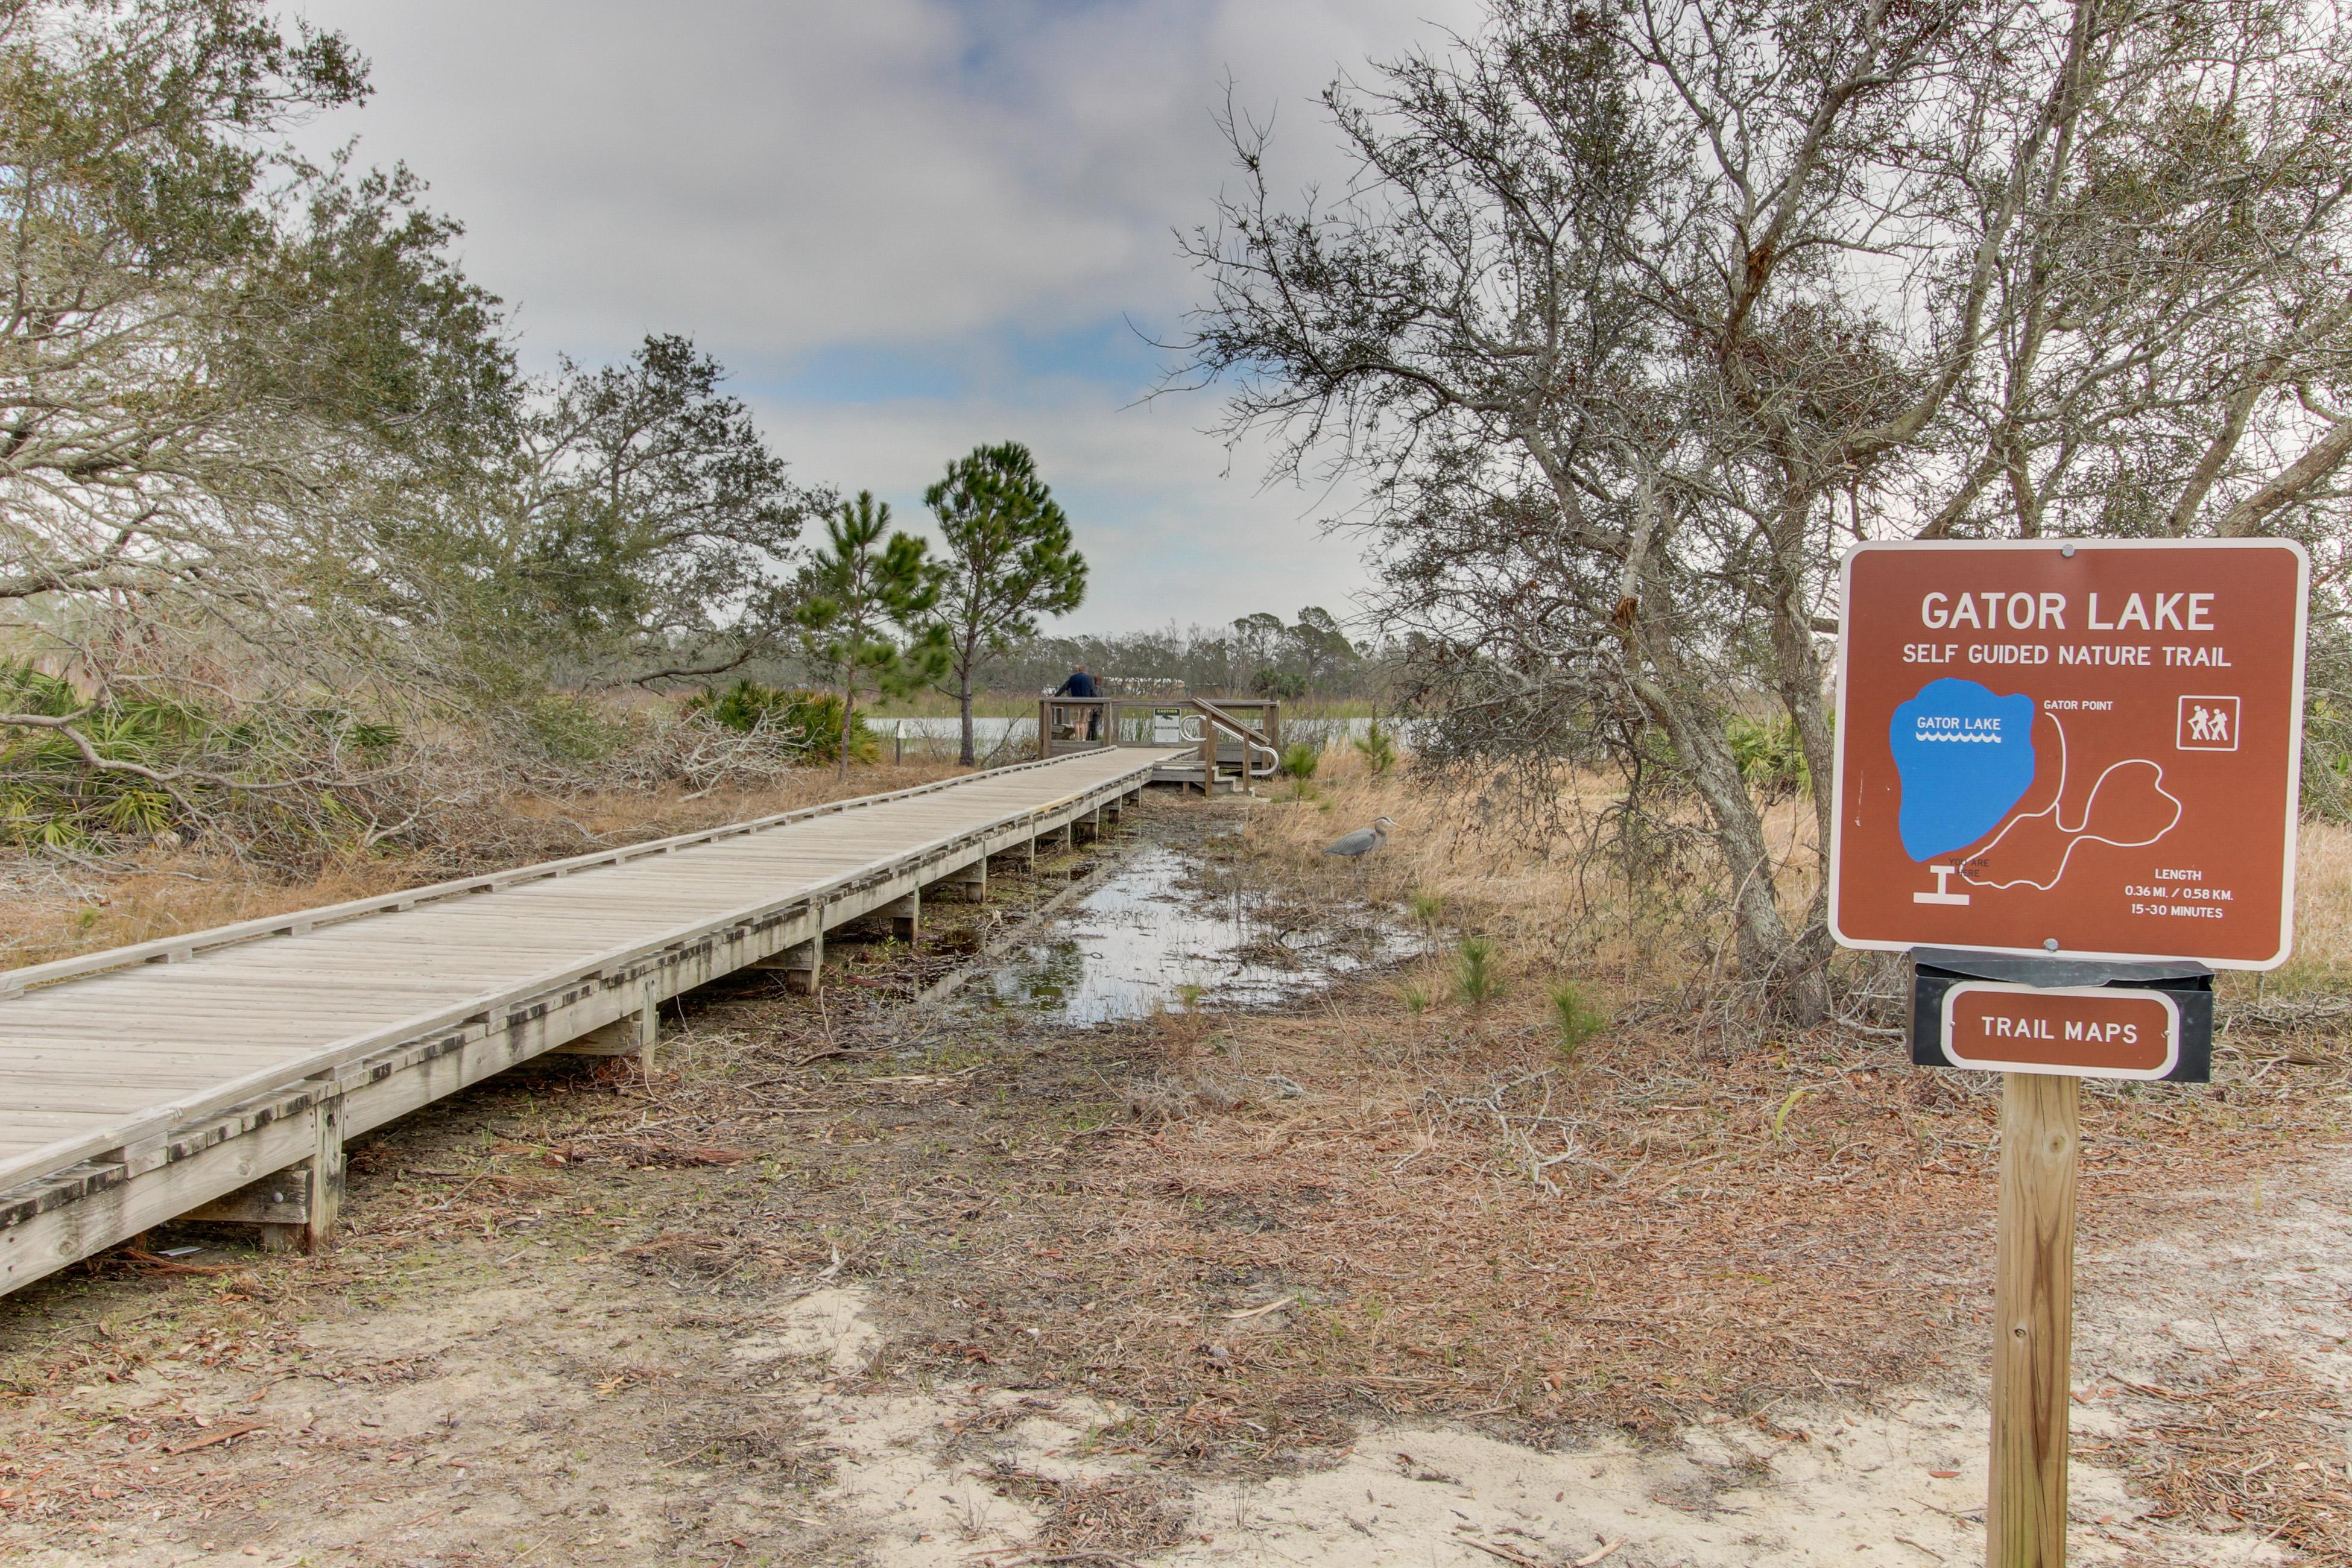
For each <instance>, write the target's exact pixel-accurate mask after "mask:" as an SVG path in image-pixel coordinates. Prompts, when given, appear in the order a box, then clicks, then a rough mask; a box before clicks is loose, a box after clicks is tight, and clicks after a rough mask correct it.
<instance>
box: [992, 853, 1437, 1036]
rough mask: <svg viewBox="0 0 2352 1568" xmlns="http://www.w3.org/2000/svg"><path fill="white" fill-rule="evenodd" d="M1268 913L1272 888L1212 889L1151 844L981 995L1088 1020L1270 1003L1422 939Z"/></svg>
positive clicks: (1184, 860) (1175, 856)
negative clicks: (1281, 922)
mask: <svg viewBox="0 0 2352 1568" xmlns="http://www.w3.org/2000/svg"><path fill="white" fill-rule="evenodd" d="M1267 909H1268V900H1267V899H1266V898H1265V896H1264V895H1262V894H1252V893H1245V892H1234V893H1226V894H1223V895H1216V894H1213V893H1209V892H1205V891H1204V890H1203V889H1202V888H1201V887H1200V886H1199V885H1198V882H1197V879H1196V867H1195V865H1194V863H1193V862H1192V859H1191V858H1188V857H1187V856H1186V855H1184V854H1183V853H1182V852H1181V850H1179V849H1176V848H1173V847H1169V846H1167V845H1160V844H1152V845H1146V846H1144V847H1141V848H1139V849H1138V850H1136V851H1134V852H1133V854H1132V857H1131V858H1129V860H1128V862H1127V863H1126V864H1125V865H1124V866H1122V867H1121V868H1119V869H1118V871H1116V872H1114V873H1112V874H1111V876H1110V877H1109V879H1108V880H1106V881H1105V882H1104V883H1103V885H1102V886H1101V887H1099V888H1097V889H1095V890H1094V891H1093V892H1091V893H1088V894H1087V896H1086V897H1085V898H1083V899H1081V900H1079V901H1078V902H1077V903H1076V905H1074V906H1073V907H1072V908H1071V909H1070V910H1069V911H1068V912H1067V913H1066V914H1064V915H1063V916H1061V917H1060V918H1059V919H1058V920H1057V921H1055V923H1054V925H1053V926H1051V927H1049V928H1048V929H1047V931H1045V933H1044V934H1043V935H1042V936H1041V937H1040V938H1039V939H1038V940H1037V941H1035V942H1030V943H1028V944H1026V945H1025V946H1024V948H1022V949H1020V950H1019V951H1017V952H1016V953H1015V954H1014V955H1013V959H1012V960H1011V962H1009V963H1005V964H1004V965H1003V966H1002V967H1000V968H999V969H997V970H996V972H995V973H993V974H992V975H991V976H990V977H989V979H988V980H987V981H986V982H984V983H982V984H980V985H977V986H975V987H974V991H973V994H974V995H976V996H980V997H983V998H986V999H988V1000H990V1001H992V1002H994V1003H995V1004H996V1005H1000V1006H1009V1007H1029V1008H1034V1009H1036V1010H1037V1011H1039V1012H1041V1013H1044V1014H1046V1015H1049V1016H1052V1017H1054V1018H1055V1019H1057V1020H1059V1021H1062V1022H1065V1023H1069V1024H1077V1025H1092V1024H1101V1023H1109V1022H1115V1021H1117V1020H1119V1019H1127V1018H1140V1017H1148V1016H1150V1015H1151V1014H1153V1013H1156V1012H1159V1011H1160V1010H1162V1009H1178V1008H1188V1007H1192V1008H1207V1007H1220V1008H1222V1007H1249V1006H1268V1005H1276V1004H1280V1003H1285V1002H1290V1001H1295V1000H1297V998H1298V997H1299V996H1301V995H1302V994H1307V993H1309V992H1313V991H1317V990H1320V989H1322V988H1323V987H1324V986H1327V985H1328V984H1331V982H1332V981H1333V980H1334V979H1336V978H1338V977H1339V976H1340V975H1343V974H1349V973H1354V972H1355V971H1357V970H1360V969H1362V968H1364V967H1365V966H1367V965H1368V964H1375V963H1386V962H1390V961H1392V960H1394V959H1397V958H1402V957H1404V956H1407V955H1408V954H1410V953H1411V952H1413V951H1414V949H1415V946H1416V941H1415V939H1414V938H1413V937H1412V935H1411V934H1410V933H1408V932H1407V931H1404V930H1403V929H1402V928H1401V927H1398V926H1392V925H1385V924H1384V925H1380V926H1376V927H1372V928H1370V929H1367V928H1366V927H1365V926H1363V925H1362V924H1361V923H1360V922H1339V924H1340V925H1343V926H1346V927H1347V928H1348V929H1339V930H1333V931H1297V930H1283V929H1279V928H1278V927H1277V926H1276V924H1275V923H1274V922H1272V921H1268V920H1266V919H1265V918H1264V916H1265V912H1266V910H1267Z"/></svg>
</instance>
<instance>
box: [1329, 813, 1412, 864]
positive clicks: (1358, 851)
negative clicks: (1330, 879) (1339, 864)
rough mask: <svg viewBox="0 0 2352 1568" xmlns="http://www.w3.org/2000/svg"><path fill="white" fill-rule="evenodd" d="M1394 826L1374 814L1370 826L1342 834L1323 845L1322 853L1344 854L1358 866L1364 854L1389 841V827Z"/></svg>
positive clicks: (1388, 820) (1361, 862)
mask: <svg viewBox="0 0 2352 1568" xmlns="http://www.w3.org/2000/svg"><path fill="white" fill-rule="evenodd" d="M1394 826H1396V824H1395V823H1394V822H1392V821H1391V820H1390V819H1389V818H1387V817H1385V816H1376V817H1374V818H1372V825H1371V826H1370V827H1359V828H1358V829H1356V831H1355V832H1353V833H1349V834H1344V835H1342V836H1341V837H1338V838H1334V839H1333V840H1331V842H1330V843H1328V844H1326V845H1325V846H1323V853H1324V854H1326V855H1345V856H1346V857H1347V858H1349V859H1350V860H1353V861H1355V862H1356V863H1357V864H1358V865H1362V864H1363V860H1364V857H1365V856H1367V855H1370V854H1371V853H1372V852H1373V851H1374V850H1376V849H1378V848H1380V847H1381V846H1382V845H1383V844H1386V843H1387V842H1388V841H1389V829H1390V828H1391V827H1394Z"/></svg>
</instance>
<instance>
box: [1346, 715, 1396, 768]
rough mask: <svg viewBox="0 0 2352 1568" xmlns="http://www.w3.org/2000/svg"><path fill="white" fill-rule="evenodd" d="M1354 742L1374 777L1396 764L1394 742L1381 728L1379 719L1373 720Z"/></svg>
mask: <svg viewBox="0 0 2352 1568" xmlns="http://www.w3.org/2000/svg"><path fill="white" fill-rule="evenodd" d="M1354 744H1355V747H1356V750H1357V752H1359V753H1360V754H1361V755H1362V757H1363V759H1364V761H1365V762H1366V763H1370V765H1371V770H1372V776H1373V777H1374V778H1381V777H1382V776H1384V775H1385V774H1386V773H1388V771H1389V770H1390V769H1391V768H1392V767H1394V766H1396V760H1397V749H1396V742H1395V740H1394V739H1392V738H1391V736H1390V734H1389V732H1388V731H1386V730H1383V729H1381V721H1379V720H1377V719H1375V720H1373V721H1371V723H1370V725H1369V726H1367V727H1366V729H1365V731H1364V732H1363V733H1362V734H1360V735H1359V736H1357V737H1356V739H1355V742H1354Z"/></svg>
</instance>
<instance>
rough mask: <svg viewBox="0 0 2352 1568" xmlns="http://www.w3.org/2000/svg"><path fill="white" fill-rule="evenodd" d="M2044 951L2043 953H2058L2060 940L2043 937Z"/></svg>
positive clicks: (2052, 937)
mask: <svg viewBox="0 0 2352 1568" xmlns="http://www.w3.org/2000/svg"><path fill="white" fill-rule="evenodd" d="M2042 951H2043V952H2057V951H2058V939H2057V938H2056V937H2054V936H2045V937H2043V938H2042Z"/></svg>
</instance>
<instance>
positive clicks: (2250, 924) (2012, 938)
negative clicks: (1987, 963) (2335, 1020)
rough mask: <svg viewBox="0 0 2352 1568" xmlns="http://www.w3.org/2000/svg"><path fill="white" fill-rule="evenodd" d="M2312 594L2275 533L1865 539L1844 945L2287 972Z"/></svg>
mask: <svg viewBox="0 0 2352 1568" xmlns="http://www.w3.org/2000/svg"><path fill="white" fill-rule="evenodd" d="M2305 584H2306V572H2305V563H2304V559H2303V555H2302V552H2301V551H2300V550H2298V549H2296V548H2295V547H2294V545H2292V544H2291V543H2288V542H2284V541H2271V540H2261V541H2255V540H2248V541H2196V542H2189V541H2160V542H2121V541H2109V542H2091V541H2078V542H2075V543H2074V544H2073V545H2072V546H2063V545H2061V544H2060V543H2058V542H2047V543H2044V542H2032V543H2025V544H2015V545H2005V544H2004V545H1993V544H1932V545H1928V544H1911V543H1904V544H1869V545H1864V546H1862V547H1860V548H1858V549H1857V550H1856V551H1854V552H1853V553H1852V554H1850V555H1849V556H1848V558H1847V561H1846V565H1845V571H1844V574H1843V580H1842V586H1843V593H1844V604H1843V614H1842V616H1840V663H1839V690H1838V701H1839V712H1838V725H1837V734H1838V777H1837V784H1836V788H1837V813H1836V816H1835V818H1834V826H1835V830H1834V835H1833V838H1832V856H1831V859H1832V885H1831V928H1832V931H1833V932H1834V933H1835V935H1836V936H1837V938H1838V940H1839V941H1840V942H1845V943H1847V944H1849V945H1853V946H1861V947H1879V948H1906V947H1910V946H1914V945H1921V944H1926V945H1937V946H1952V947H1972V948H1985V949H1996V950H2002V951H2010V952H2041V953H2048V952H2062V953H2070V954H2084V955H2089V954H2098V955H2105V956H2112V957H2170V958H2197V959H2201V960H2203V961H2204V962H2207V963H2213V964H2216V965H2217V966H2221V967H2240V968H2268V967H2271V966H2273V965H2274V964H2276V963H2280V962H2283V961H2284V956H2285V953H2286V951H2287V945H2288V942H2289V938H2290V934H2291V933H2290V928H2289V923H2288V906H2289V904H2290V902H2291V899H2292V894H2293V872H2294V865H2293V831H2294V799H2295V789H2296V784H2297V776H2296V763H2297V759H2298V756H2299V752H2300V744H2301V715H2302V663H2303V619H2304V608H2303V606H2304V597H2305V591H2306V590H2305Z"/></svg>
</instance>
